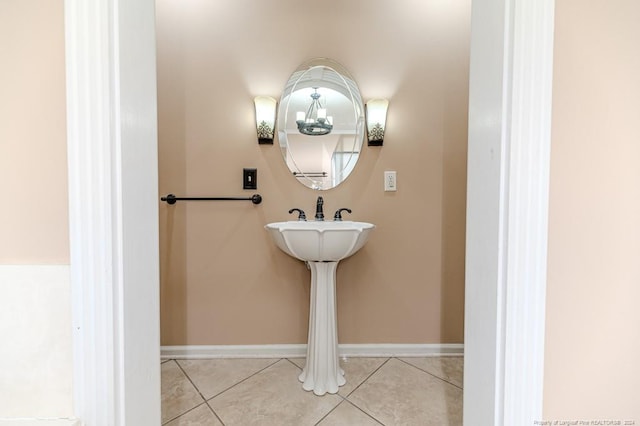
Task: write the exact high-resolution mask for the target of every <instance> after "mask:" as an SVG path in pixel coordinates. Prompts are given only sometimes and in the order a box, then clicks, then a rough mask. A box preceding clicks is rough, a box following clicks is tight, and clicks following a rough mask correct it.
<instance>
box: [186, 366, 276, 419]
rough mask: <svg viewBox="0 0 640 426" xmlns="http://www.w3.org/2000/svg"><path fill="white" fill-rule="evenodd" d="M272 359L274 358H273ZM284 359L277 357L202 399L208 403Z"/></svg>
mask: <svg viewBox="0 0 640 426" xmlns="http://www.w3.org/2000/svg"><path fill="white" fill-rule="evenodd" d="M274 359H275V358H274ZM284 359H286V358H278V359H276V361H274V362H272V363H271V364H269V365H267V366H266V367H264V368H262V369H260V370H258V371H256V372H255V373H253V374H251V375H250V376H247V377H245V378H244V379H242V380H240V381H239V382H237V383H234V384H233V385H231V386H229V387H228V388H226V389H224V390H221V391H220V392H218V393H217V394H215V395H213V396H212V397H211V398H209V399H207V398H204V396H203V399H204V400H205V402H207V403H209V402H210V401H211V400H213V399H214V398H217V397H219V396H220V395H222V394H223V393H225V392H227V391H229V390H231V389H233V388H234V387H236V386H238V385H239V384H240V383H243V382H245V381H247V380H249V379H250V378H252V377H253V376H255V375H256V374H260V373H262V372H263V371H264V370H266V369H267V368H270V367H273V366H274V365H276V364H277V363H279V362H280V361H282V360H284ZM185 374H186V373H185ZM194 386H195V385H194ZM196 389H198V388H197V387H196ZM198 392H200V390H199V389H198ZM212 409H213V408H212Z"/></svg>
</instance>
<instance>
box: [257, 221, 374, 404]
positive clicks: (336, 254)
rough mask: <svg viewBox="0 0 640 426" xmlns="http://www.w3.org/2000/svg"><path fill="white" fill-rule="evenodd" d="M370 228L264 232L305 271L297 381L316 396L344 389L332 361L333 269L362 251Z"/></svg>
mask: <svg viewBox="0 0 640 426" xmlns="http://www.w3.org/2000/svg"><path fill="white" fill-rule="evenodd" d="M373 228H375V226H374V225H372V224H370V223H366V222H351V221H327V222H324V221H308V222H305V221H290V222H276V223H270V224H268V225H266V226H265V229H267V230H268V231H269V233H270V234H271V236H272V237H273V240H274V241H275V243H276V245H277V246H278V247H279V248H280V249H281V250H282V251H284V252H285V253H287V254H288V255H290V256H293V257H295V258H296V259H300V260H303V261H305V262H307V265H308V266H309V269H310V270H311V297H310V299H311V300H310V305H309V338H308V343H307V362H306V365H305V367H304V368H303V370H302V373H301V374H300V376H299V377H298V380H300V381H301V382H302V388H303V389H304V390H307V391H313V393H315V394H316V395H324V394H325V393H327V392H328V393H336V392H338V389H339V387H340V386H342V385H344V384H345V383H346V380H345V378H344V371H343V370H342V369H341V368H340V361H339V357H338V355H339V354H338V322H337V321H338V318H337V315H336V269H337V268H338V262H339V261H340V260H342V259H344V258H345V257H349V256H351V255H352V254H354V253H355V252H357V251H358V250H360V249H361V248H362V246H363V245H364V243H365V242H367V238H368V237H369V233H370V232H371V230H372V229H373Z"/></svg>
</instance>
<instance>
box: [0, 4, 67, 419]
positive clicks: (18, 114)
mask: <svg viewBox="0 0 640 426" xmlns="http://www.w3.org/2000/svg"><path fill="white" fill-rule="evenodd" d="M0 55H1V56H0V57H1V65H0V188H1V196H2V199H1V201H0V202H1V206H0V340H1V341H2V349H0V419H5V421H4V422H3V421H2V420H0V423H3V424H16V423H24V422H26V423H29V421H28V418H36V417H38V418H66V417H71V416H73V394H72V383H71V377H72V343H71V288H70V283H69V237H68V208H67V161H66V131H65V126H66V123H65V119H66V116H65V69H64V66H65V65H64V2H63V1H62V0H57V1H51V0H2V1H0ZM17 418H22V419H23V420H22V422H21V421H19V420H17Z"/></svg>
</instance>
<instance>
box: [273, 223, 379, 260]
mask: <svg viewBox="0 0 640 426" xmlns="http://www.w3.org/2000/svg"><path fill="white" fill-rule="evenodd" d="M373 228H375V226H374V225H373V224H371V223H366V222H352V221H346V220H345V221H326V222H325V221H288V222H275V223H270V224H268V225H266V226H265V229H267V230H268V231H269V233H270V234H271V237H272V238H273V241H274V242H275V243H276V245H277V246H278V247H279V248H280V249H281V250H282V251H284V252H285V253H287V254H288V255H290V256H293V257H295V258H296V259H300V260H304V261H307V262H337V261H339V260H342V259H344V258H346V257H349V256H351V255H352V254H354V253H355V252H357V251H358V250H360V249H361V248H362V246H363V245H364V243H366V242H367V239H368V238H369V233H370V232H371V230H372V229H373Z"/></svg>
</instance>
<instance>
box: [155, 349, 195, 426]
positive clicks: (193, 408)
mask: <svg viewBox="0 0 640 426" xmlns="http://www.w3.org/2000/svg"><path fill="white" fill-rule="evenodd" d="M170 361H173V363H174V364H175V365H176V366H177V367H178V368H179V369H180V371H181V372H182V374H184V376H185V377H186V378H187V380H189V382H190V383H191V385H192V386H193V388H194V389H195V390H196V392H198V395H200V398H201V399H202V402H201V403H199V404H197V405H195V406H194V407H191V408H190V409H188V410H187V411H184V412H182V413H180V414H178V415H177V416H175V417H173V418H171V419H169V420H167V421H166V422H164V423H162V424H163V425H166V424H167V423H170V422H172V421H174V420H175V419H177V418H179V417H182V416H184V415H185V414H187V413H188V412H190V411H192V410H195V409H196V408H198V407H199V406H201V405H202V404H204V403H205V399H204V398H203V397H202V394H201V393H200V391H199V390H198V388H197V387H196V385H194V384H193V382H192V381H191V378H190V377H189V376H188V375H187V373H185V372H184V370H183V369H182V367H181V366H180V364H178V361H177V360H175V359H170V360H167V362H170ZM162 364H164V363H161V364H160V365H162Z"/></svg>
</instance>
